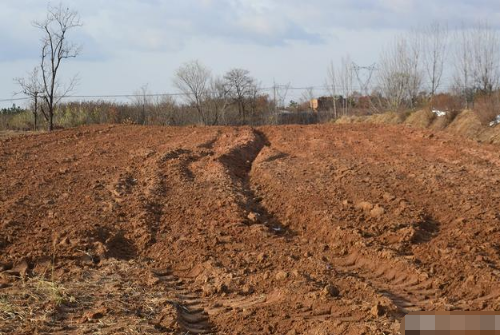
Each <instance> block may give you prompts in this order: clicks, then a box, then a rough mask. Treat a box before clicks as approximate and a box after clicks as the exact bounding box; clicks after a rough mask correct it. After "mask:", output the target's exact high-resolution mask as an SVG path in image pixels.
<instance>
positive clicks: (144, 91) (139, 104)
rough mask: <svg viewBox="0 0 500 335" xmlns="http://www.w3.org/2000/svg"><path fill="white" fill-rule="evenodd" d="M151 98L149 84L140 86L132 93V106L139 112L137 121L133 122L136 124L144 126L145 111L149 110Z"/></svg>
mask: <svg viewBox="0 0 500 335" xmlns="http://www.w3.org/2000/svg"><path fill="white" fill-rule="evenodd" d="M151 96H152V95H151V92H150V91H149V84H144V85H142V86H141V87H140V88H139V89H138V90H137V91H135V92H134V105H135V106H136V108H137V110H138V111H139V113H138V117H137V120H135V121H136V122H137V123H138V124H142V125H144V124H146V109H149V108H150V105H152V103H151V99H150V98H151Z"/></svg>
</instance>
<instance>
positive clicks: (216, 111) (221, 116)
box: [208, 78, 230, 124]
mask: <svg viewBox="0 0 500 335" xmlns="http://www.w3.org/2000/svg"><path fill="white" fill-rule="evenodd" d="M229 104H230V88H229V86H228V85H227V83H226V82H225V81H224V80H223V79H222V78H214V79H212V80H211V81H210V90H209V96H208V108H209V109H210V110H211V111H212V115H213V123H212V124H219V123H227V120H226V111H227V108H228V106H229Z"/></svg>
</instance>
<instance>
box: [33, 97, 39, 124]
mask: <svg viewBox="0 0 500 335" xmlns="http://www.w3.org/2000/svg"><path fill="white" fill-rule="evenodd" d="M34 98H35V106H34V107H35V110H34V112H33V116H34V118H35V127H34V128H35V131H36V128H37V115H38V92H35V94H34Z"/></svg>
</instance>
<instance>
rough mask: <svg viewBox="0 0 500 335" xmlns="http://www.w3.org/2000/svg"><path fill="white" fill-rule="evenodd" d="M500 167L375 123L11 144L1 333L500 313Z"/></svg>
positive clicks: (368, 326)
mask: <svg viewBox="0 0 500 335" xmlns="http://www.w3.org/2000/svg"><path fill="white" fill-rule="evenodd" d="M459 117H460V116H459ZM462 117H465V116H462ZM396 118H397V116H392V117H391V118H390V119H391V120H396ZM394 122H396V121H394ZM460 122H461V119H460V118H457V119H456V120H454V121H453V122H452V124H451V125H450V127H456V128H453V129H458V128H459V125H460ZM457 131H458V130H457ZM462 131H464V130H463V129H462V130H460V131H459V132H462ZM499 167H500V155H499V154H498V148H497V147H494V146H490V145H486V144H478V143H473V142H472V141H463V140H462V139H461V138H459V137H455V136H453V135H450V134H446V133H444V132H439V133H432V132H430V131H428V130H418V129H415V128H408V127H401V126H377V125H369V124H352V125H351V124H346V125H322V126H282V127H262V128H259V129H253V128H250V127H240V128H229V127H206V128H203V127H186V128H171V127H169V128H166V127H141V126H96V127H84V128H78V129H73V130H64V131H57V132H54V133H50V134H41V135H36V136H23V137H10V138H6V139H0V172H1V173H0V185H1V187H0V332H4V333H16V334H33V333H56V334H62V333H64V334H81V333H102V334H115V333H125V332H127V333H137V334H139V333H141V334H142V333H174V334H185V333H186V332H189V333H192V334H210V333H217V334H331V333H342V334H360V333H365V334H380V333H383V332H385V333H397V331H398V330H399V323H400V320H401V317H402V316H403V315H405V314H406V313H408V312H410V311H418V310H455V309H474V310H498V309H500V290H498V280H499V277H500V271H499V270H498V268H499V267H500V253H499V252H498V250H499V247H500V246H499V243H498V241H499V238H500V229H499V228H498V227H499V226H500V225H499V223H500V211H499V207H498V203H499V202H500V191H499V187H498V186H499V185H500V173H499V172H498V171H500V169H499Z"/></svg>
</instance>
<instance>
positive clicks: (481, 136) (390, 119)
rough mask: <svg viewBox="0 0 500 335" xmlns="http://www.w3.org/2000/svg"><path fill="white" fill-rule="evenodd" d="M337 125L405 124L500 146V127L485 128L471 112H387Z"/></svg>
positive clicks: (347, 118) (353, 117) (351, 119)
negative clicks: (441, 113)
mask: <svg viewBox="0 0 500 335" xmlns="http://www.w3.org/2000/svg"><path fill="white" fill-rule="evenodd" d="M335 123H336V124H353V123H368V124H381V125H394V124H405V125H408V126H410V127H416V128H422V129H430V130H445V131H449V132H451V133H453V134H456V135H460V136H464V137H468V138H470V139H473V140H477V141H479V142H484V143H489V144H500V126H484V125H483V124H481V121H480V119H479V118H478V116H477V115H476V113H474V112H473V111H471V110H464V111H462V112H457V111H448V112H446V114H445V115H437V114H435V113H433V112H431V111H430V110H419V111H415V112H412V113H405V112H401V113H395V112H387V113H382V114H373V115H369V116H345V117H341V118H339V119H338V120H336V121H335Z"/></svg>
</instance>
